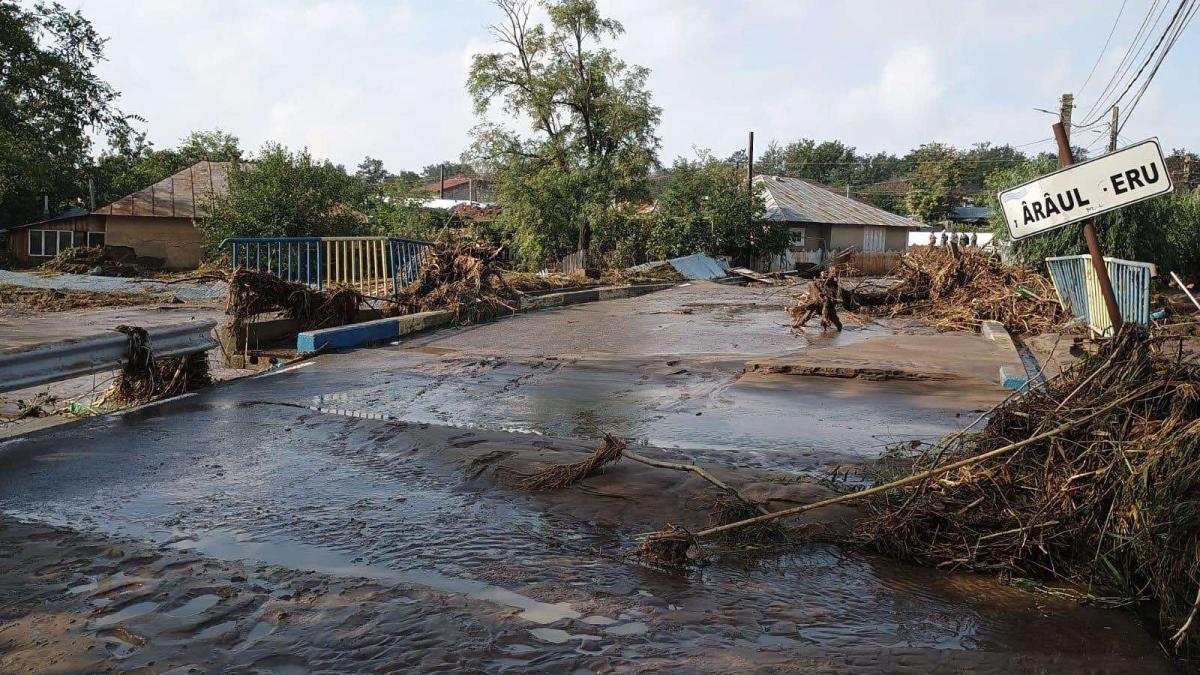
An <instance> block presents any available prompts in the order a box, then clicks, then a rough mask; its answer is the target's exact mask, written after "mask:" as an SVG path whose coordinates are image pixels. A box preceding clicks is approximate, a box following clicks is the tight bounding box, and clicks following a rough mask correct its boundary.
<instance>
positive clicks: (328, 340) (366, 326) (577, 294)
mask: <svg viewBox="0 0 1200 675" xmlns="http://www.w3.org/2000/svg"><path fill="white" fill-rule="evenodd" d="M674 285H675V284H673V283H664V284H641V285H637V286H607V287H604V288H589V289H585V290H582V291H566V292H563V293H547V294H546V295H533V296H526V297H524V298H521V302H520V305H519V306H518V308H517V311H520V312H533V311H537V310H541V309H550V308H553V307H563V306H565V305H577V304H580V303H584V302H596V301H598V300H617V299H622V298H633V297H637V296H639V295H646V294H647V293H653V292H655V291H661V290H664V289H667V288H671V287H672V286H674ZM453 320H454V314H453V313H452V312H449V311H445V310H440V311H436V312H420V313H417V314H406V315H404V316H398V317H394V318H389V319H376V320H374V321H364V322H362V323H353V324H348V325H345V326H337V327H335V328H324V329H322V330H312V331H304V332H302V333H299V334H298V335H297V336H296V351H298V352H300V353H306V352H315V351H317V350H319V349H347V348H350V347H362V346H364V345H369V344H376V343H379V342H388V341H390V340H395V339H397V338H400V337H404V336H405V335H411V334H413V333H418V332H420V331H423V330H426V329H429V328H438V327H440V326H445V325H448V324H450V323H451V322H452V321H453Z"/></svg>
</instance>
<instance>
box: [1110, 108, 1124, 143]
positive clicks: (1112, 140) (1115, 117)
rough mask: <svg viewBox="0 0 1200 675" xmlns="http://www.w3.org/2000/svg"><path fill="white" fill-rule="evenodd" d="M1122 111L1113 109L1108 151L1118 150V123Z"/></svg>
mask: <svg viewBox="0 0 1200 675" xmlns="http://www.w3.org/2000/svg"><path fill="white" fill-rule="evenodd" d="M1120 110H1121V109H1120V108H1119V107H1117V106H1115V105H1114V106H1113V107H1112V121H1111V122H1109V123H1108V151H1109V152H1114V151H1116V149H1117V128H1118V127H1117V121H1118V120H1119V119H1120V118H1121V111H1120Z"/></svg>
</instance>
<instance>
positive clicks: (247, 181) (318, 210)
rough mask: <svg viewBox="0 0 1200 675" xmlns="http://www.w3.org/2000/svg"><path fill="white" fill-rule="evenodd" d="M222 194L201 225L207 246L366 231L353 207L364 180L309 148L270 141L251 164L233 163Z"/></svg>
mask: <svg viewBox="0 0 1200 675" xmlns="http://www.w3.org/2000/svg"><path fill="white" fill-rule="evenodd" d="M226 180H227V183H228V185H227V191H226V194H225V195H223V196H221V197H218V198H217V199H215V200H214V201H213V203H212V205H211V210H210V215H209V217H208V218H207V219H205V220H204V221H201V223H200V229H201V230H202V231H203V233H204V236H205V239H206V241H207V243H208V245H209V248H210V250H212V248H214V247H215V245H216V244H218V243H220V241H221V240H222V239H224V238H226V237H302V236H318V237H319V236H352V235H359V234H366V233H368V232H369V231H370V227H369V226H368V224H367V219H366V217H365V216H364V215H363V214H362V213H361V212H359V211H357V210H356V207H357V206H358V205H359V204H362V203H363V198H364V194H363V186H362V183H361V182H359V181H358V180H356V179H355V178H354V177H352V176H349V175H347V174H346V172H345V170H344V169H343V168H342V167H340V166H336V165H334V164H332V163H331V162H329V161H328V160H325V161H317V160H315V159H313V157H312V155H310V154H309V152H308V150H307V149H304V150H300V151H297V152H292V151H290V150H288V149H287V148H285V147H284V146H282V145H279V144H275V143H268V144H266V145H264V146H263V148H262V150H261V151H259V155H258V159H257V160H256V161H255V162H254V163H253V164H234V165H232V167H231V168H230V170H229V173H228V176H227V179H226Z"/></svg>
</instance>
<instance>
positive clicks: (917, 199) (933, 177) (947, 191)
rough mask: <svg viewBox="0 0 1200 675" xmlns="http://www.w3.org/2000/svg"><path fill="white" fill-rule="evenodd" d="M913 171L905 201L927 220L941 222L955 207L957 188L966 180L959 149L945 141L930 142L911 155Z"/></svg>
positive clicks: (918, 218)
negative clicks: (943, 142)
mask: <svg viewBox="0 0 1200 675" xmlns="http://www.w3.org/2000/svg"><path fill="white" fill-rule="evenodd" d="M910 158H911V159H910V161H911V162H912V166H913V168H912V171H911V172H910V173H909V174H908V180H909V191H908V194H907V195H906V196H905V199H904V203H905V206H906V208H907V209H908V212H909V213H910V214H912V215H913V217H915V218H916V219H917V220H920V221H921V222H924V223H937V222H940V221H942V220H945V219H946V218H947V217H948V216H949V215H950V209H952V208H954V206H955V197H954V189H955V188H956V187H957V186H958V185H959V184H960V183H961V181H962V176H963V173H962V165H961V163H960V161H959V156H958V152H957V151H956V150H955V149H954V148H952V147H950V146H947V145H943V144H941V143H928V144H926V145H922V146H921V147H920V148H918V149H916V150H914V151H913V152H912V153H911V154H910Z"/></svg>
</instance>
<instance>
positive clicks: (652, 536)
mask: <svg viewBox="0 0 1200 675" xmlns="http://www.w3.org/2000/svg"><path fill="white" fill-rule="evenodd" d="M1161 386H1163V383H1155V384H1152V385H1148V386H1146V387H1143V388H1141V389H1139V390H1137V391H1135V392H1134V393H1132V394H1129V395H1127V396H1125V397H1123V398H1120V399H1117V400H1116V401H1114V402H1112V403H1110V404H1108V405H1106V406H1104V407H1103V408H1099V409H1097V410H1095V411H1093V412H1092V413H1090V414H1088V415H1084V416H1083V417H1081V418H1079V419H1077V420H1074V421H1072V422H1066V423H1063V424H1060V425H1059V426H1057V427H1055V428H1053V429H1051V430H1049V431H1047V432H1045V433H1041V434H1038V435H1036V436H1031V437H1030V438H1027V439H1025V440H1023V441H1019V442H1017V443H1010V444H1008V445H1005V446H1004V447H1001V448H997V449H995V450H992V451H990V452H985V453H983V454H981V455H976V456H974V457H969V458H967V459H962V460H959V461H957V462H951V463H950V464H946V465H945V466H939V467H935V468H933V469H929V470H927V471H922V472H920V473H916V474H913V475H911V476H908V477H906V478H902V479H900V480H896V481H892V482H890V483H885V484H883V485H876V486H875V487H872V488H867V489H866V490H860V491H859V492H851V493H849V494H844V495H839V496H837V497H831V498H829V499H822V500H821V501H817V502H813V503H811V504H805V505H803V506H796V507H792V508H790V509H783V510H782V511H773V512H771V513H768V514H764V515H761V516H755V517H754V518H747V519H745V520H739V521H737V522H733V523H728V524H725V525H718V526H716V527H710V528H708V529H706V530H700V531H699V532H696V533H695V534H692V535H690V536H691V541H692V542H693V543H694V542H697V541H700V540H702V539H708V538H710V537H713V536H715V535H718V534H721V533H724V532H728V531H730V530H735V529H738V528H741V527H747V526H750V525H756V524H759V523H765V522H768V521H772V520H778V519H780V518H787V517H788V516H794V515H798V514H801V513H804V512H806V511H812V510H815V509H819V508H822V507H825V506H832V505H834V504H844V503H846V502H852V501H856V500H859V499H862V498H863V497H867V496H870V495H873V494H877V493H880V492H885V491H887V490H892V489H895V488H898V487H903V486H905V485H911V484H912V483H917V482H920V481H923V480H926V479H929V478H932V477H934V476H939V475H941V474H944V473H949V472H950V471H954V470H955V469H961V468H963V467H965V466H970V465H972V464H978V463H979V462H983V461H986V460H989V459H992V458H994V457H999V456H1000V455H1004V454H1008V453H1010V452H1013V451H1014V450H1019V449H1020V448H1023V447H1025V446H1027V445H1032V444H1034V443H1037V442H1039V441H1043V440H1045V439H1047V438H1050V437H1052V436H1057V435H1059V434H1062V433H1064V432H1066V431H1069V430H1071V429H1074V428H1075V427H1077V426H1079V425H1081V424H1083V423H1085V422H1088V421H1090V420H1092V419H1095V418H1096V417H1099V416H1101V415H1103V414H1105V413H1108V412H1109V411H1111V410H1113V409H1115V408H1117V407H1119V406H1120V405H1123V404H1124V403H1126V402H1128V401H1131V400H1133V399H1135V398H1139V397H1142V396H1145V395H1146V394H1147V393H1149V392H1150V391H1153V390H1154V389H1156V388H1159V387H1161ZM671 528H672V529H670V530H667V531H664V532H652V533H649V534H645V535H639V536H640V537H641V538H642V546H641V548H640V549H639V551H642V550H645V549H646V547H647V545H648V544H649V545H651V546H653V545H654V544H652V543H651V542H654V541H659V540H660V539H661V540H663V541H669V542H672V545H674V542H677V540H678V533H677V532H676V530H677V529H678V528H674V526H671ZM668 535H669V536H668ZM654 557H655V558H656V559H663V558H673V557H674V556H672V555H670V554H664V555H656V556H654Z"/></svg>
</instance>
